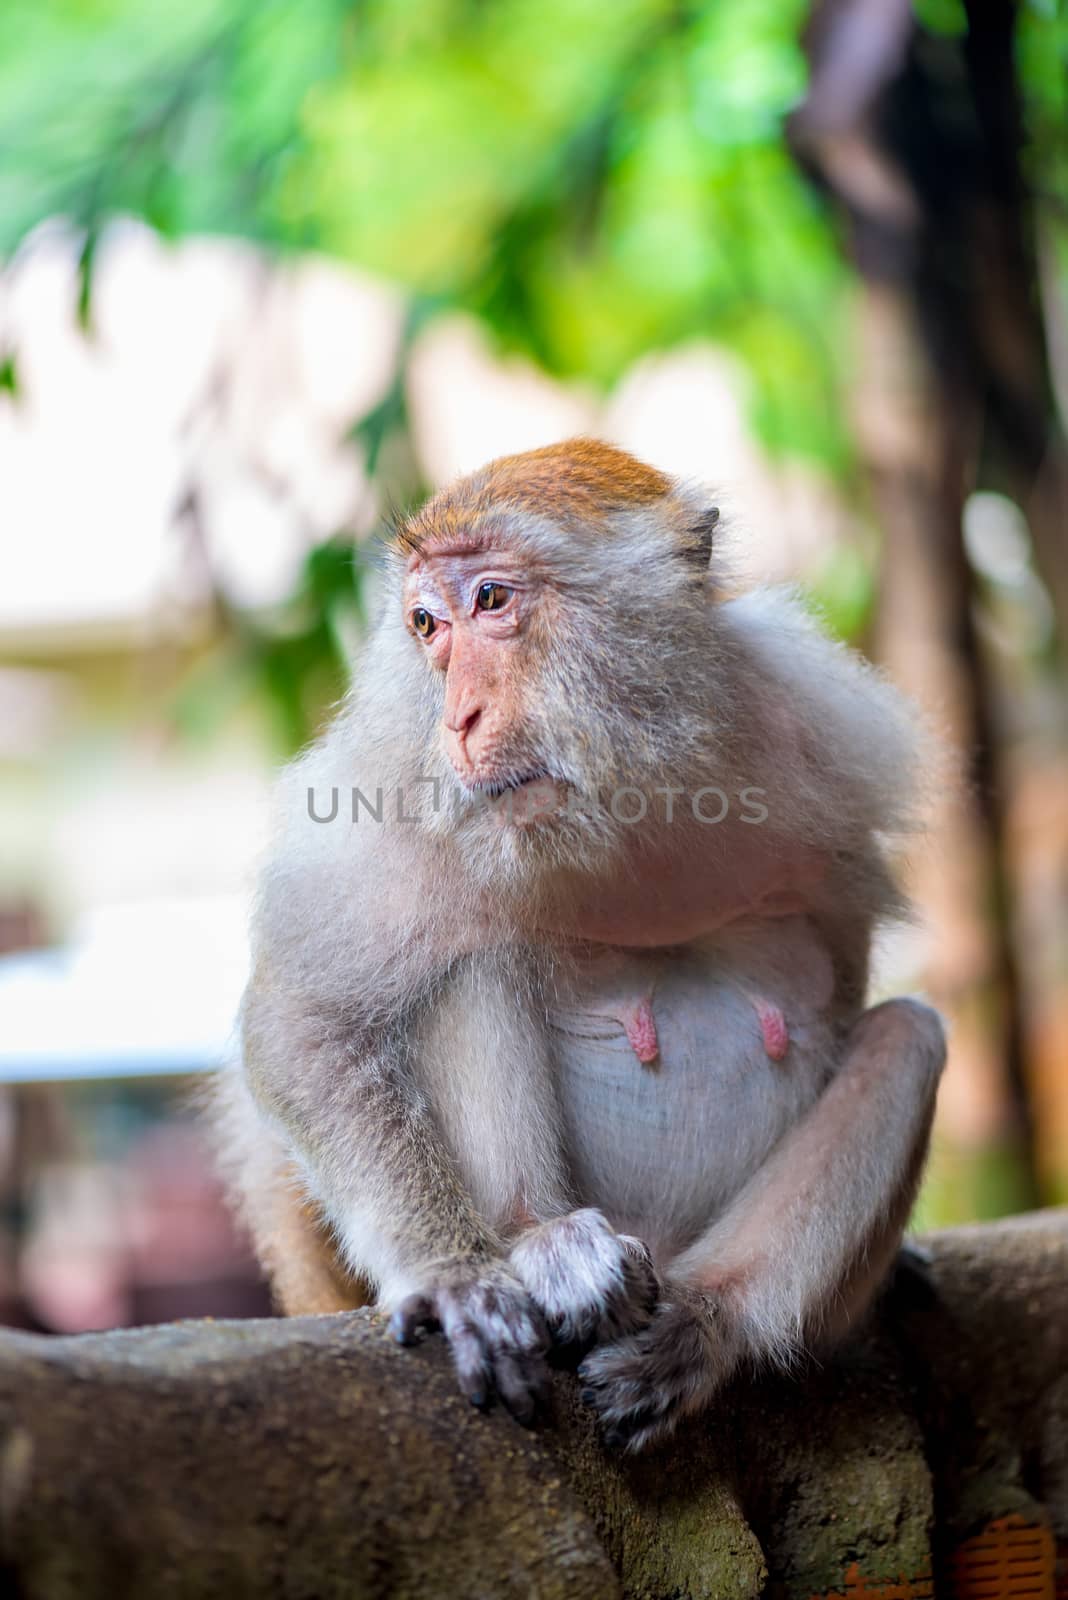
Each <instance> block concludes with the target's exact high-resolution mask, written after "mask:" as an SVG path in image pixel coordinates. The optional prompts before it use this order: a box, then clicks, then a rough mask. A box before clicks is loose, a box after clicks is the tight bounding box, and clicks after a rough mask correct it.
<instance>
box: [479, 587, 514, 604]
mask: <svg viewBox="0 0 1068 1600" xmlns="http://www.w3.org/2000/svg"><path fill="white" fill-rule="evenodd" d="M512 594H513V591H512V590H511V589H509V588H508V587H507V586H506V585H505V584H503V583H484V584H482V585H481V586H480V588H479V591H478V594H477V595H476V596H475V604H476V605H477V607H478V609H479V610H480V611H499V610H500V609H501V607H502V606H506V605H507V604H508V602H509V600H510V599H511V598H512Z"/></svg>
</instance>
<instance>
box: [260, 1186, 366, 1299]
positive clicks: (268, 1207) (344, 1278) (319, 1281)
mask: <svg viewBox="0 0 1068 1600" xmlns="http://www.w3.org/2000/svg"><path fill="white" fill-rule="evenodd" d="M262 1177H263V1181H262V1182H261V1184H260V1185H259V1187H258V1189H257V1191H256V1193H255V1194H254V1195H253V1194H250V1195H248V1196H247V1200H246V1205H247V1217H248V1226H249V1231H250V1232H251V1234H252V1242H253V1245H254V1247H255V1251H256V1255H257V1257H258V1258H259V1261H260V1262H261V1264H262V1266H263V1269H264V1271H265V1272H266V1274H267V1276H268V1278H269V1280H270V1284H271V1292H272V1294H273V1295H274V1298H275V1301H276V1302H277V1304H278V1308H279V1310H281V1311H282V1312H283V1313H284V1314H285V1315H286V1316H287V1317H297V1316H312V1315H318V1314H321V1313H322V1312H327V1311H354V1310H355V1309H356V1308H357V1306H365V1305H368V1304H369V1303H370V1301H371V1299H372V1298H373V1296H372V1295H371V1291H370V1287H369V1285H368V1284H367V1283H365V1282H364V1280H363V1279H362V1278H358V1277H356V1276H355V1274H353V1273H351V1272H349V1271H348V1269H347V1268H346V1267H345V1265H344V1264H343V1262H342V1261H341V1259H340V1257H339V1256H338V1253H337V1245H336V1244H335V1242H334V1239H333V1237H332V1235H331V1232H330V1229H329V1227H328V1226H327V1224H326V1222H325V1221H324V1220H323V1217H322V1215H321V1213H320V1212H319V1210H318V1208H317V1207H316V1205H315V1204H314V1202H313V1201H311V1200H309V1199H308V1197H307V1195H305V1194H304V1193H302V1191H301V1189H300V1186H299V1181H298V1177H297V1173H296V1171H295V1170H294V1169H293V1168H292V1167H284V1166H281V1165H279V1166H277V1167H276V1168H275V1169H274V1170H273V1171H271V1172H264V1173H263V1175H262Z"/></svg>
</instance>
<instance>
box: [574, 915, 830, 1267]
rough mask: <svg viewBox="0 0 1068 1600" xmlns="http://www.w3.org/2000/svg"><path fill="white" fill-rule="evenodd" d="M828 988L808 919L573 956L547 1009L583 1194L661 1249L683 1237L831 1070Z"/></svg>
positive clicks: (681, 1243)
mask: <svg viewBox="0 0 1068 1600" xmlns="http://www.w3.org/2000/svg"><path fill="white" fill-rule="evenodd" d="M832 987H833V979H832V971H831V964H830V960H829V957H828V956H827V954H826V952H825V951H824V949H823V948H822V947H821V946H820V944H819V943H818V942H817V939H816V935H815V932H814V930H813V929H812V927H811V925H810V924H808V923H807V922H806V921H805V920H804V919H803V918H800V917H793V918H787V919H783V920H782V921H781V922H775V923H763V924H754V925H748V926H746V927H739V926H738V925H736V926H735V927H734V928H733V929H732V930H731V939H730V942H729V945H728V944H727V943H726V941H725V942H724V944H723V946H722V947H717V946H715V945H704V946H691V947H690V948H688V949H687V950H686V951H684V952H681V953H680V952H678V951H673V952H670V953H664V952H634V951H628V952H621V951H603V952H599V953H597V954H596V955H593V956H591V957H590V958H588V959H587V960H585V961H584V962H583V963H582V964H581V965H579V966H577V967H576V968H575V969H574V970H573V971H572V972H570V973H569V974H568V977H567V979H566V980H564V981H562V982H561V983H560V984H559V985H558V989H557V997H556V998H557V1004H556V1006H555V1008H554V1013H553V1018H552V1021H553V1034H554V1041H555V1056H556V1071H557V1092H558V1095H559V1101H560V1109H561V1114H562V1118H563V1123H564V1130H565V1139H566V1145H567V1156H568V1164H569V1167H570V1175H571V1180H572V1184H573V1186H574V1192H575V1197H576V1199H577V1201H578V1202H579V1203H580V1204H583V1205H595V1206H598V1207H600V1208H601V1209H602V1210H603V1211H604V1212H605V1213H606V1214H607V1216H608V1217H609V1218H610V1220H611V1221H612V1222H613V1223H614V1224H615V1225H616V1226H617V1227H618V1228H620V1229H621V1230H623V1231H626V1232H630V1233H636V1234H638V1235H640V1236H641V1237H642V1238H644V1239H645V1240H646V1242H647V1243H648V1244H649V1245H650V1247H651V1248H652V1249H653V1251H654V1254H656V1255H657V1256H658V1257H660V1258H663V1257H665V1256H668V1255H671V1254H673V1253H674V1252H676V1251H677V1250H679V1249H681V1248H684V1247H685V1246H686V1245H687V1244H688V1243H689V1242H690V1241H692V1239H693V1238H694V1237H695V1236H696V1235H697V1234H698V1233H699V1232H700V1231H701V1230H702V1229H703V1228H705V1227H706V1226H707V1225H708V1224H709V1222H710V1221H712V1220H713V1219H714V1218H715V1216H716V1215H717V1214H718V1213H719V1212H720V1211H722V1210H723V1209H724V1207H725V1206H726V1205H727V1204H729V1202H730V1201H731V1199H732V1198H733V1197H734V1195H736V1194H737V1192H738V1191H739V1189H741V1187H742V1185H743V1184H744V1183H745V1182H746V1180H747V1179H748V1178H749V1177H750V1176H751V1175H752V1174H753V1173H754V1172H755V1171H756V1170H757V1168H758V1167H759V1166H760V1164H761V1162H762V1161H763V1160H764V1158H765V1157H766V1156H767V1154H768V1153H769V1151H770V1150H771V1149H772V1147H773V1146H774V1145H775V1144H776V1143H777V1142H778V1140H779V1139H780V1138H781V1137H782V1135H783V1134H784V1133H785V1132H786V1130H787V1129H788V1128H789V1127H790V1126H791V1125H792V1124H793V1123H794V1122H796V1121H797V1119H798V1117H799V1116H801V1115H802V1113H803V1112H804V1111H805V1109H806V1108H807V1107H808V1106H809V1105H811V1103H812V1102H813V1101H814V1100H815V1098H816V1097H817V1095H818V1094H819V1093H820V1091H821V1089H822V1088H823V1086H824V1085H825V1083H826V1082H827V1080H828V1078H829V1076H830V1075H831V1072H832V1071H833V1068H834V1048H835V1046H834V1029H833V1026H832V1018H831V1014H830V1013H831V999H832ZM769 1018H770V1019H771V1022H770V1024H769ZM639 1057H642V1058H643V1059H639Z"/></svg>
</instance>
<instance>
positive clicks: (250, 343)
mask: <svg viewBox="0 0 1068 1600" xmlns="http://www.w3.org/2000/svg"><path fill="white" fill-rule="evenodd" d="M80 250H81V238H80V235H79V234H78V233H77V232H76V231H75V230H73V229H72V228H70V227H69V226H67V225H66V224H65V223H63V222H62V221H53V222H49V223H46V224H44V225H43V226H42V227H40V228H38V229H37V230H36V231H35V232H34V233H33V234H32V235H31V236H30V237H29V239H27V241H26V242H25V243H24V244H23V246H22V247H21V248H20V249H19V251H18V252H17V253H16V255H15V257H14V258H13V260H12V261H11V262H10V263H9V264H8V266H7V267H6V268H5V269H4V270H3V271H2V272H0V324H2V331H3V338H4V346H3V348H4V349H5V350H6V349H8V348H10V349H11V350H12V351H13V352H14V356H15V362H16V370H17V375H18V385H19V392H18V395H17V397H14V398H13V397H11V396H9V395H6V394H2V393H0V480H2V482H3V485H4V501H3V537H2V540H0V637H2V636H3V635H4V634H6V635H7V636H8V640H9V641H10V642H15V643H24V642H27V641H30V640H32V639H33V637H34V636H36V635H40V634H43V633H47V634H54V633H55V632H56V631H58V630H64V631H67V630H71V629H76V630H77V629H80V630H82V631H83V632H84V631H85V630H89V631H90V633H92V632H93V631H97V632H100V633H102V634H103V635H104V636H105V637H108V636H109V635H114V634H116V633H117V634H118V635H120V636H122V637H126V636H128V635H130V633H131V632H132V633H133V634H134V636H137V635H139V634H140V633H143V632H145V631H146V630H148V629H156V630H158V628H159V626H160V623H161V619H162V616H165V615H167V614H168V613H173V612H175V611H178V612H179V613H180V612H182V611H183V610H185V611H188V610H190V609H192V610H193V611H194V612H195V611H197V610H198V609H199V607H200V606H202V604H203V602H204V600H205V599H206V595H205V594H204V593H203V585H201V589H200V592H198V590H197V586H196V584H195V583H193V584H191V582H190V579H189V575H188V574H187V573H183V572H182V570H181V566H182V562H181V560H178V561H176V559H175V541H176V538H180V539H181V540H182V541H183V542H184V554H185V561H186V563H187V564H188V563H189V562H193V563H194V564H195V561H196V559H197V557H198V554H199V559H200V560H201V561H203V560H204V558H206V559H207V560H208V562H209V563H210V567H211V570H212V572H213V573H214V575H215V578H216V580H217V581H218V582H220V583H221V585H222V587H223V588H224V589H225V591H226V592H227V593H228V594H229V596H230V598H231V599H233V600H234V601H235V602H237V603H238V604H244V605H266V604H272V603H275V602H277V601H279V600H281V599H283V598H284V597H285V596H286V595H288V594H289V593H290V592H291V591H292V587H293V583H294V579H295V577H296V574H297V571H298V569H299V566H300V563H301V561H302V559H303V557H304V555H305V554H306V552H307V550H308V549H309V547H310V546H312V545H313V544H315V543H317V542H319V541H321V540H322V539H325V538H327V537H329V536H330V535H331V534H333V533H336V532H337V531H339V530H340V529H343V528H348V527H354V528H357V529H363V528H366V527H367V526H368V525H369V523H370V521H371V520H372V519H373V516H374V510H375V508H374V501H373V497H372V495H371V490H370V486H369V484H368V483H367V480H366V475H365V474H364V471H363V467H362V461H361V456H360V451H359V449H358V447H357V446H356V445H355V444H354V443H353V442H352V441H351V440H349V439H348V438H347V430H348V428H349V427H350V426H351V424H352V423H353V422H354V421H355V420H357V419H358V418H359V417H360V416H361V415H363V414H364V413H365V412H366V411H368V410H369V409H370V408H371V407H372V406H373V405H375V404H376V403H377V401H378V400H379V399H380V398H381V397H382V395H383V394H384V393H385V391H386V389H387V387H388V385H389V383H390V381H391V378H392V373H393V367H394V362H395V360H396V353H397V348H398V343H399V339H400V330H401V318H402V314H403V302H402V300H401V297H400V295H399V293H397V292H396V291H394V290H392V289H390V288H388V287H386V286H385V285H382V284H380V283H378V282H376V281H375V280H374V279H371V278H369V277H366V276H363V275H360V274H358V273H356V272H354V271H351V270H350V269H346V268H343V267H341V266H338V265H335V264H333V263H330V262H328V261H325V260H321V259H319V258H316V257H308V258H306V259H304V260H302V261H300V262H299V263H298V264H297V265H296V266H290V265H287V264H276V263H272V262H271V261H270V260H269V258H268V257H266V256H264V255H262V254H260V253H259V252H257V251H256V250H255V249H254V248H253V247H252V246H250V245H247V244H241V243H239V242H237V241H234V240H226V239H214V238H193V239H189V240H186V241H183V242H182V243H180V244H177V245H170V244H167V243H165V242H164V241H162V240H160V239H159V238H158V237H157V236H156V235H155V234H154V233H153V232H152V231H151V229H149V228H146V227H144V226H143V225H142V224H139V223H134V222H129V221H123V222H117V223H115V224H113V225H112V226H111V228H109V229H108V231H107V232H106V233H105V235H104V237H103V238H102V240H101V243H100V246H99V249H98V252H97V258H96V266H95V270H94V276H93V298H92V307H91V327H90V329H89V331H88V333H86V332H85V331H83V330H82V329H81V328H79V326H78V322H77V302H78V256H79V252H80ZM191 493H192V498H191ZM191 518H193V519H195V522H191V520H190V519H191ZM191 534H193V535H195V537H196V538H197V539H199V540H201V541H202V545H203V550H202V551H201V552H197V551H196V550H194V549H192V548H191V544H190V535H191Z"/></svg>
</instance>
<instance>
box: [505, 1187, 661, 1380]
mask: <svg viewBox="0 0 1068 1600" xmlns="http://www.w3.org/2000/svg"><path fill="white" fill-rule="evenodd" d="M510 1259H511V1265H512V1269H513V1271H514V1272H515V1273H516V1274H517V1276H518V1277H519V1278H520V1279H521V1280H522V1282H523V1284H524V1285H525V1287H526V1289H527V1292H528V1294H529V1295H530V1296H531V1298H532V1299H533V1300H534V1301H535V1302H536V1303H537V1305H538V1306H539V1307H540V1308H541V1310H542V1312H543V1313H544V1315H545V1320H546V1322H547V1323H548V1325H549V1331H550V1332H551V1334H552V1336H553V1340H554V1342H555V1343H556V1344H559V1345H577V1346H579V1347H580V1348H582V1349H585V1348H587V1347H588V1346H589V1345H590V1344H593V1343H595V1342H600V1341H601V1340H606V1339H620V1338H622V1337H623V1335H625V1334H628V1333H634V1332H635V1331H636V1330H637V1329H639V1328H642V1327H644V1326H645V1324H646V1323H647V1322H648V1321H649V1319H650V1317H651V1316H652V1314H653V1307H654V1306H655V1305H656V1302H657V1298H658V1295H659V1293H660V1285H659V1283H658V1282H657V1277H656V1273H655V1272H654V1270H653V1263H652V1257H651V1256H650V1254H649V1251H648V1250H647V1249H646V1247H645V1245H644V1244H642V1242H641V1240H640V1239H633V1238H631V1237H630V1236H629V1235H628V1234H623V1233H616V1231H615V1229H614V1228H613V1227H612V1225H611V1223H609V1222H608V1220H607V1218H605V1217H603V1216H602V1215H601V1213H600V1212H599V1211H594V1210H592V1209H587V1210H584V1211H572V1212H570V1213H569V1214H568V1215H567V1216H565V1217H554V1218H553V1219H552V1221H551V1222H543V1223H541V1224H540V1226H538V1227H536V1228H531V1229H530V1231H529V1232H528V1233H525V1234H523V1236H522V1237H521V1238H520V1239H519V1241H518V1242H517V1243H516V1244H515V1245H514V1246H513V1248H512V1254H511V1258H510Z"/></svg>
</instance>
